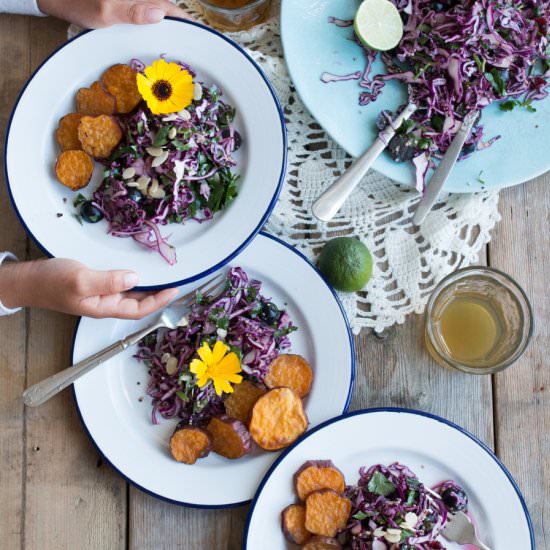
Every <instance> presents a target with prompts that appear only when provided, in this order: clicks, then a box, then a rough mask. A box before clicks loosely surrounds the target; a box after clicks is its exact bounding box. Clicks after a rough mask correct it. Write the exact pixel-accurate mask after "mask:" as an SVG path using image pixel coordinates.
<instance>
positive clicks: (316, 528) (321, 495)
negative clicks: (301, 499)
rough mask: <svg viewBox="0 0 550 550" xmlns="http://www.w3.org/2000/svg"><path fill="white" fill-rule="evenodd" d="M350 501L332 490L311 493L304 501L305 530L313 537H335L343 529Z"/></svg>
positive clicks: (349, 510) (347, 516)
mask: <svg viewBox="0 0 550 550" xmlns="http://www.w3.org/2000/svg"><path fill="white" fill-rule="evenodd" d="M350 512H351V501H350V500H349V499H348V498H345V497H343V496H341V495H339V494H338V493H337V492H336V491H333V490H332V489H323V490H322V491H315V492H314V493H311V494H310V495H309V496H308V497H307V499H306V523H305V525H306V529H307V530H308V531H309V532H310V533H313V534H314V535H321V536H323V537H335V536H336V535H337V534H338V532H339V531H341V530H342V529H344V527H345V526H346V524H347V522H348V518H349V515H350Z"/></svg>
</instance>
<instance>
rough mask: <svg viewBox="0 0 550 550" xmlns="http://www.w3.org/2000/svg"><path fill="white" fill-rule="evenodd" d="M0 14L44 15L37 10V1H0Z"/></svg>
mask: <svg viewBox="0 0 550 550" xmlns="http://www.w3.org/2000/svg"><path fill="white" fill-rule="evenodd" d="M0 13H19V14H21V15H46V14H45V13H43V12H41V11H40V9H39V8H38V3H37V0H0Z"/></svg>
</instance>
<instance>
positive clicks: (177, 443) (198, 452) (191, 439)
mask: <svg viewBox="0 0 550 550" xmlns="http://www.w3.org/2000/svg"><path fill="white" fill-rule="evenodd" d="M211 450H212V437H211V436H210V434H209V433H208V432H207V431H206V430H203V429H202V428H198V427H197V426H189V425H184V426H181V427H180V426H178V427H177V428H176V430H175V431H174V433H173V434H172V437H171V438H170V452H171V453H172V456H173V457H174V458H175V459H176V460H177V461H178V462H184V463H185V464H195V462H197V460H198V459H199V458H204V457H205V456H207V455H208V453H210V451H211Z"/></svg>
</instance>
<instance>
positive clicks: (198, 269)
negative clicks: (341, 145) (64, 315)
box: [4, 18, 287, 290]
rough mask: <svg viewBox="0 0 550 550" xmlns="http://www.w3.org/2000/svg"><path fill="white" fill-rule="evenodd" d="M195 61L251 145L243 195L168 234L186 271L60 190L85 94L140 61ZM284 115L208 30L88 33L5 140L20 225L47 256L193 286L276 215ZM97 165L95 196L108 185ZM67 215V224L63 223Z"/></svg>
mask: <svg viewBox="0 0 550 550" xmlns="http://www.w3.org/2000/svg"><path fill="white" fill-rule="evenodd" d="M163 53H164V54H166V55H167V57H168V58H169V59H180V60H185V61H186V62H188V63H189V64H190V65H191V66H192V67H193V68H194V69H195V70H196V71H197V73H198V78H199V80H203V81H205V82H207V83H216V84H218V85H219V86H220V87H221V88H222V90H223V92H224V97H225V99H226V100H227V101H228V102H229V103H231V104H232V105H234V106H235V107H236V109H237V118H236V121H235V124H236V127H237V128H238V130H239V132H240V133H241V135H242V136H243V146H242V147H241V149H240V150H239V151H238V153H237V161H238V166H237V173H239V174H240V176H241V178H240V180H239V183H238V187H239V196H238V197H237V198H236V199H235V201H234V202H233V203H232V204H231V205H230V206H229V207H228V208H227V209H226V210H225V211H223V212H220V213H218V214H216V216H215V217H214V219H213V220H212V221H210V222H208V223H204V224H198V223H195V222H188V223H186V224H185V225H183V226H181V225H177V224H170V225H167V226H163V227H161V232H162V233H163V234H164V235H171V237H170V242H171V243H172V244H173V245H174V246H175V247H176V250H177V255H178V262H177V263H176V265H174V266H170V265H168V264H167V263H166V262H165V261H164V260H163V259H162V258H161V257H160V255H158V254H156V253H154V252H151V251H149V250H146V249H144V248H142V247H141V246H140V245H138V244H137V243H136V242H134V241H133V240H132V239H121V238H115V237H111V236H109V235H107V234H106V228H107V223H106V222H105V221H102V222H100V223H97V224H84V225H79V223H78V222H77V220H76V219H75V218H74V216H73V213H74V212H75V211H76V210H75V209H74V208H73V207H72V201H73V200H74V197H75V196H76V193H73V192H71V191H70V190H68V189H66V188H65V187H63V186H62V185H61V184H59V183H58V182H57V181H56V178H55V174H54V169H53V168H54V165H55V159H56V156H57V154H58V150H57V146H56V144H55V139H54V131H55V128H56V127H57V122H58V120H59V118H61V117H62V116H63V115H65V114H66V113H68V112H71V111H73V110H74V96H75V93H76V91H77V90H78V88H80V87H82V86H89V85H90V84H91V83H92V82H93V81H94V80H96V79H97V78H99V76H100V75H101V73H102V72H103V71H104V70H105V69H106V68H107V67H108V66H110V65H112V64H114V63H121V62H127V61H129V60H130V59H131V58H134V57H137V58H140V59H142V60H143V61H144V62H146V63H150V62H151V61H153V60H154V59H155V58H158V57H159V56H160V55H161V54H163ZM286 156H287V137H286V127H285V122H284V115H283V112H282V110H281V106H280V104H279V101H278V99H277V96H276V94H275V92H274V90H273V87H272V86H271V84H270V82H269V80H268V79H267V77H266V76H265V75H264V73H263V72H262V70H261V69H260V67H259V66H258V65H257V64H256V63H255V62H254V60H253V59H252V58H251V57H250V56H249V55H248V54H247V53H246V52H245V51H244V50H243V49H242V48H241V47H240V46H239V45H238V44H236V43H235V42H233V41H232V40H230V39H229V38H227V37H225V36H224V35H223V34H221V33H219V32H217V31H214V30H212V29H210V28H208V27H205V26H203V25H201V24H199V23H195V22H191V21H186V20H182V19H176V18H168V19H166V20H164V21H163V22H162V23H159V24H158V25H146V26H136V25H118V26H115V27H111V28H108V29H99V30H94V31H87V32H84V33H82V34H80V35H78V36H77V37H75V38H74V39H72V40H70V41H69V42H67V43H66V44H63V45H62V46H61V47H60V48H58V49H57V50H56V51H55V52H54V53H53V54H52V55H50V57H48V58H47V59H46V60H45V61H44V62H43V63H42V65H40V67H38V69H37V70H36V71H35V72H34V73H33V75H32V76H31V78H30V79H29V81H28V82H27V84H26V85H25V87H24V88H23V90H22V92H21V94H20V95H19V98H18V100H17V102H16V105H15V107H14V110H13V112H12V115H11V118H10V122H9V124H8V130H7V133H6V142H5V151H4V159H5V161H4V162H5V164H4V169H5V174H6V181H7V184H8V191H9V195H10V198H11V201H12V204H13V206H14V208H15V211H16V213H17V215H18V217H19V220H20V221H21V223H22V224H23V226H24V227H25V229H26V230H27V232H28V233H29V235H30V236H31V237H32V238H33V239H34V241H35V242H36V243H37V245H38V246H39V247H40V248H41V249H42V251H43V252H45V253H46V254H47V255H48V256H53V257H68V258H73V259H76V260H80V261H82V262H83V263H85V264H86V265H88V266H89V267H91V268H94V269H116V268H124V269H133V270H134V271H136V272H137V273H138V275H139V277H140V286H139V287H138V289H140V290H152V289H160V288H165V287H170V286H177V285H181V284H186V283H189V282H192V281H194V280H197V279H200V278H202V277H204V276H206V275H208V274H209V273H212V272H214V271H216V270H217V269H219V268H220V267H222V266H223V265H225V264H226V263H227V262H229V261H230V260H231V259H232V258H234V257H235V256H236V255H237V254H238V253H239V252H240V251H241V250H243V249H244V248H245V247H246V246H247V245H248V244H249V243H250V241H251V240H252V239H253V238H254V236H255V235H256V234H257V233H258V231H259V230H260V228H261V227H262V225H263V224H264V223H265V222H266V220H267V218H268V217H269V214H270V213H271V211H272V210H273V207H274V206H275V203H276V201H277V198H278V196H279V192H280V190H281V186H282V183H283V180H284V175H285V170H286ZM100 173H101V169H100V167H99V166H97V169H96V172H95V173H94V177H93V178H92V182H91V183H90V184H89V186H88V187H87V188H85V189H84V190H83V193H84V194H85V195H88V194H91V191H92V190H93V189H95V187H96V185H97V184H98V183H99V181H100V180H101V174H100ZM59 214H61V216H60V215H59Z"/></svg>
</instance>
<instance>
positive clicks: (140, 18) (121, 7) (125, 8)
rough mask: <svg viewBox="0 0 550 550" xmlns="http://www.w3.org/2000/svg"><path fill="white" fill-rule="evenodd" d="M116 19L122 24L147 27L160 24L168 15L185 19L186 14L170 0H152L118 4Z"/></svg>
mask: <svg viewBox="0 0 550 550" xmlns="http://www.w3.org/2000/svg"><path fill="white" fill-rule="evenodd" d="M114 11H115V13H114V14H113V15H114V18H115V19H116V20H117V21H119V22H120V23H133V24H135V25H147V24H151V23H159V22H160V21H162V20H163V19H164V17H165V16H166V15H174V16H178V17H185V16H186V13H185V11H183V10H182V9H181V8H179V7H177V6H176V5H174V4H172V2H170V1H169V0H150V1H147V2H139V1H138V2H127V1H126V0H125V1H122V2H118V3H117V5H116V8H115V10H114Z"/></svg>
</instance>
